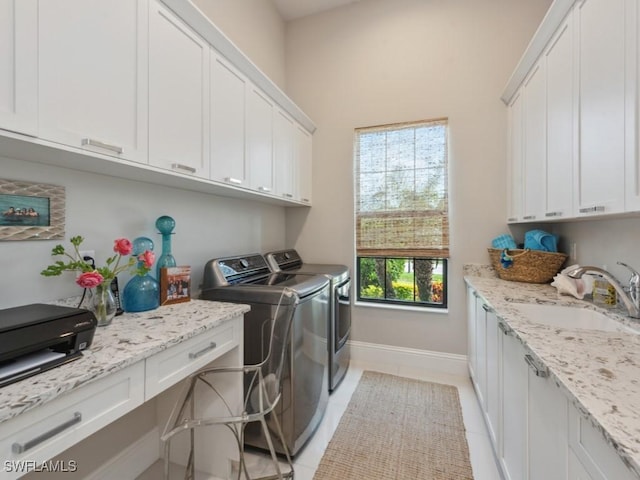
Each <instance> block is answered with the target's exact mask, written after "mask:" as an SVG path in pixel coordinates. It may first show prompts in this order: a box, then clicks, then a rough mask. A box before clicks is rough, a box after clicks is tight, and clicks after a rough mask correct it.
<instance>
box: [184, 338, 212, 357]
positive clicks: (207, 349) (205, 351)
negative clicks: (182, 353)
mask: <svg viewBox="0 0 640 480" xmlns="http://www.w3.org/2000/svg"><path fill="white" fill-rule="evenodd" d="M214 348H216V342H211V343H210V344H209V346H208V347H204V348H203V349H202V350H198V351H197V352H192V353H190V354H189V360H195V359H196V358H198V357H201V356H202V355H204V354H205V353H207V352H210V351H211V350H213V349H214Z"/></svg>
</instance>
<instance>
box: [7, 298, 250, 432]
mask: <svg viewBox="0 0 640 480" xmlns="http://www.w3.org/2000/svg"><path fill="white" fill-rule="evenodd" d="M60 303H61V304H62V302H60ZM75 304H77V300H75ZM75 304H74V303H73V302H70V306H75ZM248 311H249V306H248V305H241V304H233V303H222V302H212V301H206V300H191V301H190V302H185V303H177V304H173V305H167V306H163V307H160V308H157V309H156V310H151V311H148V312H142V313H125V314H123V315H121V316H118V317H115V318H114V320H113V323H112V324H111V325H109V326H108V327H100V328H98V329H96V333H95V336H94V339H93V343H92V344H91V347H90V348H89V349H88V350H85V351H84V352H83V356H82V358H80V359H78V360H75V361H73V362H70V363H68V364H65V365H61V366H59V367H56V368H54V369H52V370H49V371H46V372H43V373H40V374H38V375H35V376H33V377H30V378H27V379H25V380H22V381H19V382H16V383H13V384H11V385H7V386H5V387H2V388H1V389H0V422H3V421H5V420H8V419H10V418H12V417H15V416H17V415H19V414H21V413H23V412H25V411H27V410H30V409H31V408H34V407H36V406H38V405H42V404H44V403H47V402H49V401H51V400H53V399H54V398H56V397H58V396H59V395H61V394H63V393H65V392H68V391H70V390H72V389H74V388H76V387H79V386H81V385H85V384H87V383H89V382H91V381H93V380H96V379H99V378H102V377H104V376H106V375H109V374H110V373H114V372H116V371H118V370H121V369H124V368H126V367H127V366H129V365H133V364H134V363H136V362H139V361H141V360H143V359H145V358H147V357H150V356H151V355H154V354H156V353H158V352H160V351H162V350H166V349H167V348H169V347H171V346H172V345H175V344H178V343H180V342H183V341H185V340H187V339H189V338H191V337H194V336H196V335H198V334H201V333H203V332H205V331H207V330H211V329H212V328H215V327H217V326H219V325H220V324H222V323H225V322H228V321H230V320H231V319H233V318H235V317H237V316H239V315H242V314H244V313H246V312H248Z"/></svg>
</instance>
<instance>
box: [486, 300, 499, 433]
mask: <svg viewBox="0 0 640 480" xmlns="http://www.w3.org/2000/svg"><path fill="white" fill-rule="evenodd" d="M486 327H487V331H486V351H487V397H486V403H487V413H486V418H487V425H488V427H489V435H490V436H491V441H492V442H493V444H494V445H498V427H499V426H500V408H501V407H500V361H499V359H500V353H501V351H500V344H499V340H500V335H501V332H500V330H498V317H497V316H496V314H495V312H494V311H492V310H489V311H488V312H487V314H486Z"/></svg>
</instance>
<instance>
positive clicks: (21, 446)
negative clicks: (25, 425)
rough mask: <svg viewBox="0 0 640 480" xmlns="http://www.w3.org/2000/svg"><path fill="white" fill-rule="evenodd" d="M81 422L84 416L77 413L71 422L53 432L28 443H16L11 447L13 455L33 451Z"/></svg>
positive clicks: (54, 429)
mask: <svg viewBox="0 0 640 480" xmlns="http://www.w3.org/2000/svg"><path fill="white" fill-rule="evenodd" d="M81 421H82V414H81V413H80V412H75V413H74V414H73V418H72V419H71V420H67V421H66V422H64V423H61V424H60V425H58V426H57V427H53V428H52V429H51V430H49V431H47V432H44V433H43V434H41V435H38V436H37V437H35V438H33V439H31V440H29V441H28V442H25V443H18V442H16V443H14V444H13V445H11V451H12V452H13V453H24V452H26V451H27V450H31V449H32V448H33V447H35V446H37V445H40V444H41V443H42V442H45V441H47V440H49V439H50V438H52V437H55V436H56V435H58V434H59V433H61V432H64V431H65V430H67V429H69V428H71V427H72V426H74V425H75V424H77V423H80V422H81Z"/></svg>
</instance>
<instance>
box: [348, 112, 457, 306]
mask: <svg viewBox="0 0 640 480" xmlns="http://www.w3.org/2000/svg"><path fill="white" fill-rule="evenodd" d="M437 125H445V131H444V135H445V137H444V140H445V143H444V148H445V150H444V152H443V155H444V168H443V170H442V171H441V174H442V175H444V177H445V183H444V188H445V190H444V198H445V202H446V203H445V204H444V207H443V208H442V209H433V210H417V209H405V210H400V209H390V210H387V211H378V212H375V211H372V212H367V211H360V208H361V205H360V203H359V202H360V201H361V200H360V199H361V192H360V190H359V189H361V185H362V179H363V172H362V171H361V167H362V163H361V156H360V155H361V154H360V152H361V150H360V148H361V143H360V141H361V140H360V138H361V135H362V134H367V133H378V132H384V133H389V132H394V131H400V130H402V129H406V128H412V127H413V128H421V127H423V126H425V127H429V126H437ZM449 139H450V132H449V120H448V118H437V119H432V120H421V121H415V122H400V123H396V124H388V125H380V126H372V127H364V128H356V129H355V131H354V150H353V158H354V166H353V172H354V250H355V255H354V258H355V260H356V273H357V278H356V282H355V284H356V289H357V291H356V295H355V297H356V301H357V302H358V303H362V304H367V305H371V306H373V305H376V304H377V305H385V306H388V307H393V306H400V307H412V308H416V309H437V310H447V309H448V290H449V288H448V264H449V260H450V258H451V256H450V245H451V239H450V233H451V230H450V221H451V218H450V215H451V211H450V206H449V192H450V188H449V179H450V168H449V167H450V154H449V150H450V149H449ZM386 145H389V144H386ZM412 145H413V148H414V152H415V151H416V148H417V146H418V145H419V144H418V143H417V142H416V140H415V139H414V142H413V143H412ZM384 148H386V147H384ZM385 152H386V151H385ZM389 161H393V158H392V157H388V156H386V153H385V162H389ZM415 161H416V160H415V157H414V162H415ZM387 165H388V164H387V163H385V169H384V170H383V171H384V172H391V171H393V170H388V169H387ZM416 168H417V167H416V164H415V163H414V169H413V171H414V172H415V171H416ZM364 173H365V174H366V173H369V172H367V171H365V172H364ZM414 175H415V174H414ZM414 178H415V177H414ZM414 188H415V187H414ZM414 192H417V190H414ZM394 216H404V217H407V218H410V217H420V218H425V217H434V218H435V217H437V216H442V217H443V220H442V221H443V225H445V226H446V227H445V228H446V230H445V231H444V236H443V238H442V239H441V242H436V243H424V244H422V245H419V244H416V243H414V244H413V246H408V245H407V247H409V248H406V247H405V248H404V249H397V248H393V246H391V245H384V244H380V246H379V247H378V248H376V247H373V246H371V247H366V246H365V245H366V244H361V243H360V241H359V240H358V238H359V235H360V234H362V232H363V230H362V227H361V225H360V222H361V221H362V220H363V219H366V218H367V217H370V218H385V217H388V218H392V217H394ZM388 231H389V230H387V232H388ZM415 231H417V232H419V231H420V230H415ZM383 242H384V240H383ZM439 250H441V251H439ZM367 258H370V259H384V260H385V262H384V263H385V265H384V267H385V280H380V279H379V281H380V283H382V284H383V285H382V289H383V294H384V298H371V297H363V296H362V288H363V287H364V286H365V285H361V260H362V259H367ZM390 259H406V260H409V261H412V262H413V263H414V265H415V261H416V260H420V259H425V260H434V261H436V260H437V261H441V262H442V303H434V302H425V301H420V300H418V299H416V293H417V284H416V277H415V273H414V276H413V297H414V298H413V300H401V299H395V298H386V297H387V291H386V287H387V286H386V268H387V265H388V263H387V260H390ZM414 272H415V267H414Z"/></svg>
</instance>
